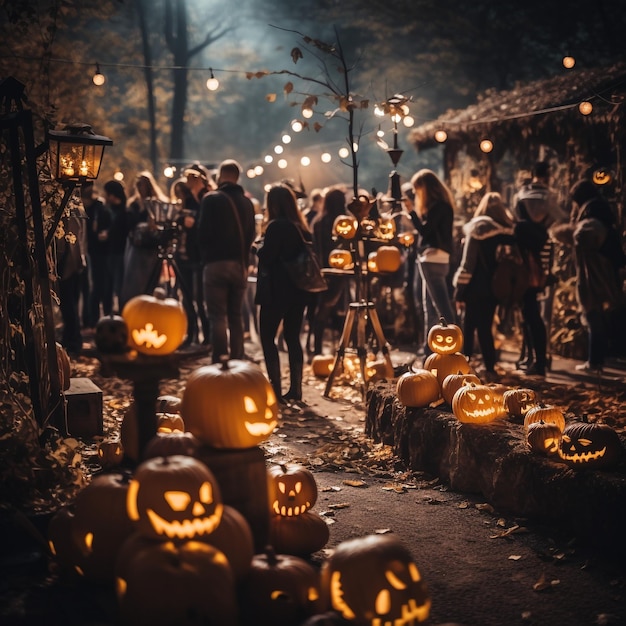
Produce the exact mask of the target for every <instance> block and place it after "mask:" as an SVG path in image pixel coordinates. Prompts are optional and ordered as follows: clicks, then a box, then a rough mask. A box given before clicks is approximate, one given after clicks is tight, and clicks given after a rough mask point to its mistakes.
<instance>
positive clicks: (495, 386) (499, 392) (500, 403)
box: [487, 383, 509, 418]
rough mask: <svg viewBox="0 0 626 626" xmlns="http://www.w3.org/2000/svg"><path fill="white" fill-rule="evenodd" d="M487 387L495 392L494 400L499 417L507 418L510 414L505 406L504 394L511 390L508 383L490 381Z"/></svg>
mask: <svg viewBox="0 0 626 626" xmlns="http://www.w3.org/2000/svg"><path fill="white" fill-rule="evenodd" d="M487 387H489V389H491V393H492V394H493V401H494V403H495V404H496V405H497V408H498V418H506V417H508V415H509V412H508V411H507V409H506V407H505V406H504V394H505V393H506V392H507V391H508V390H509V387H508V386H507V385H503V384H502V383H488V384H487Z"/></svg>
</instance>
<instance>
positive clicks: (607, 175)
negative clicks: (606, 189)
mask: <svg viewBox="0 0 626 626" xmlns="http://www.w3.org/2000/svg"><path fill="white" fill-rule="evenodd" d="M591 180H592V181H593V183H594V185H599V186H603V185H609V184H610V183H612V182H613V172H611V170H609V169H607V168H604V167H599V168H598V169H596V170H594V172H593V174H592V175H591Z"/></svg>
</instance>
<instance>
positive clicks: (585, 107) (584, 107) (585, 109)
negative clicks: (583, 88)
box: [578, 100, 593, 115]
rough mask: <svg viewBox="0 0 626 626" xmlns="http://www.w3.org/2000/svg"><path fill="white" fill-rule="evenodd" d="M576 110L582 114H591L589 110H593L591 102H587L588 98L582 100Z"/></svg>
mask: <svg viewBox="0 0 626 626" xmlns="http://www.w3.org/2000/svg"><path fill="white" fill-rule="evenodd" d="M578 110H579V111H580V112H581V113H582V114H583V115H591V112H592V111H593V104H591V102H589V100H583V101H582V102H581V103H580V104H579V105H578Z"/></svg>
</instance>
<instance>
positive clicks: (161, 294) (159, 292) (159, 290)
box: [152, 287, 167, 300]
mask: <svg viewBox="0 0 626 626" xmlns="http://www.w3.org/2000/svg"><path fill="white" fill-rule="evenodd" d="M152 295H153V296H154V297H155V298H156V299H157V300H165V299H166V298H167V292H166V291H165V289H163V287H156V289H155V290H154V291H153V292H152Z"/></svg>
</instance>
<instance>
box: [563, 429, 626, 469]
mask: <svg viewBox="0 0 626 626" xmlns="http://www.w3.org/2000/svg"><path fill="white" fill-rule="evenodd" d="M558 454H559V457H560V459H561V460H562V461H563V462H564V463H567V465H569V466H570V467H574V468H578V469H585V468H588V469H609V468H611V467H613V466H614V465H615V464H616V463H617V462H618V461H619V460H620V459H621V457H622V455H623V454H624V448H623V446H622V443H621V441H620V438H619V435H618V434H617V431H615V430H614V429H613V428H611V427H610V426H609V425H608V424H602V423H599V422H594V423H589V422H584V421H582V422H578V421H576V422H570V423H569V424H568V425H567V426H566V427H565V429H564V430H563V435H562V437H561V445H560V446H559V450H558Z"/></svg>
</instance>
